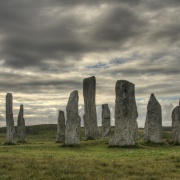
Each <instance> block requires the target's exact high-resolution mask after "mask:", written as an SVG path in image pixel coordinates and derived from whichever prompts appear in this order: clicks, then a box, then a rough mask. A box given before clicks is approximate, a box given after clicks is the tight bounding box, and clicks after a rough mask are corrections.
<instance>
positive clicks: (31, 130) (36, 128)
mask: <svg viewBox="0 0 180 180" xmlns="http://www.w3.org/2000/svg"><path fill="white" fill-rule="evenodd" d="M82 129H84V128H82ZM112 129H114V126H112ZM139 129H140V130H143V128H139ZM171 129H172V128H171V127H170V126H163V131H171ZM44 131H51V132H52V131H54V132H56V131H57V125H56V124H40V125H33V126H26V134H27V135H35V134H39V133H42V132H44ZM0 133H6V127H2V128H0Z"/></svg>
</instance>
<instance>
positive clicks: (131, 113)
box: [109, 80, 138, 146]
mask: <svg viewBox="0 0 180 180" xmlns="http://www.w3.org/2000/svg"><path fill="white" fill-rule="evenodd" d="M115 92H116V102H115V134H114V136H113V137H112V138H111V139H110V141H109V146H132V145H135V143H136V140H137V138H138V124H137V117H138V112H137V106H136V101H135V88H134V84H133V83H131V82H128V81H126V80H118V81H117V82H116V87H115Z"/></svg>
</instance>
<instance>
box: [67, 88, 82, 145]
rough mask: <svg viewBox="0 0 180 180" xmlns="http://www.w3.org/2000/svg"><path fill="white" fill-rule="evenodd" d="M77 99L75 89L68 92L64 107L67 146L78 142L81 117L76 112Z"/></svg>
mask: <svg viewBox="0 0 180 180" xmlns="http://www.w3.org/2000/svg"><path fill="white" fill-rule="evenodd" d="M78 101H79V96H78V91H76V90H75V91H73V92H72V93H71V94H70V97H69V101H68V104H67V107H66V113H67V121H66V129H65V145H68V146H69V145H70V146H74V145H79V144H80V131H81V118H80V116H79V113H78Z"/></svg>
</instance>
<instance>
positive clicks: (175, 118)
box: [172, 102, 180, 143]
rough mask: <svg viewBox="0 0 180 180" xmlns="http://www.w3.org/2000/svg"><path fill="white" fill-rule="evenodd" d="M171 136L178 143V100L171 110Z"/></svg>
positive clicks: (179, 129) (179, 108)
mask: <svg viewBox="0 0 180 180" xmlns="http://www.w3.org/2000/svg"><path fill="white" fill-rule="evenodd" d="M172 138H173V140H174V141H175V142H177V143H180V102H179V106H176V107H175V108H174V110H173V112H172Z"/></svg>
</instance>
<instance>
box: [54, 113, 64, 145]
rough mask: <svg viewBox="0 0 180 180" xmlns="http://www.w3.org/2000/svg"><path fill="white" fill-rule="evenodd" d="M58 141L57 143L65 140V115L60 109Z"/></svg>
mask: <svg viewBox="0 0 180 180" xmlns="http://www.w3.org/2000/svg"><path fill="white" fill-rule="evenodd" d="M56 142H57V143H64V142H65V117H64V112H63V111H59V115H58V124H57V137H56Z"/></svg>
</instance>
